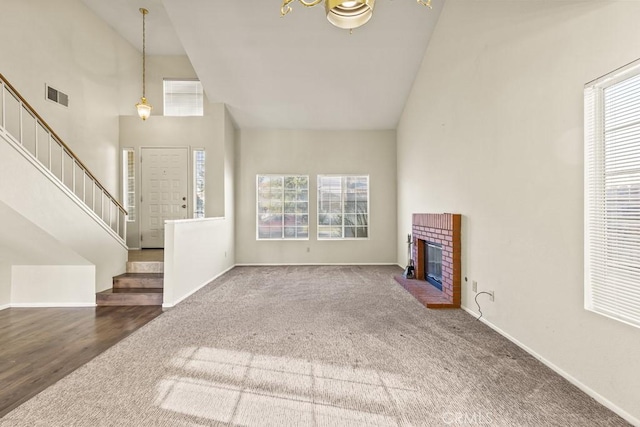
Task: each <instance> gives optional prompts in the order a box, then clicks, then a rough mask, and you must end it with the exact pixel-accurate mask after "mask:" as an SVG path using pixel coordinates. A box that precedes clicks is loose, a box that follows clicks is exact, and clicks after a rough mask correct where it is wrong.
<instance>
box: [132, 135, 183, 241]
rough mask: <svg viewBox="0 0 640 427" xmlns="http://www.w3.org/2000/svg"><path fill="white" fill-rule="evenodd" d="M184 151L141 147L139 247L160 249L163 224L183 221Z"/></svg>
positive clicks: (162, 239) (181, 149) (180, 149)
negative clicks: (178, 220) (169, 221)
mask: <svg viewBox="0 0 640 427" xmlns="http://www.w3.org/2000/svg"><path fill="white" fill-rule="evenodd" d="M188 152H189V150H188V148H143V149H142V152H141V158H140V161H141V163H142V165H141V168H140V171H141V191H140V192H141V196H142V198H141V200H140V207H141V209H140V212H141V217H140V246H141V247H142V248H164V222H165V221H166V220H173V219H186V218H187V212H189V209H187V194H188V193H187V182H188V181H187V176H188V170H189V156H188Z"/></svg>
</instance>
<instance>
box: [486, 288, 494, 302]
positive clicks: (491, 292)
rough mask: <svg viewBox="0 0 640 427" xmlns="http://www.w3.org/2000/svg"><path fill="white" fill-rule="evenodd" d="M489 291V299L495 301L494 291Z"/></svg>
mask: <svg viewBox="0 0 640 427" xmlns="http://www.w3.org/2000/svg"><path fill="white" fill-rule="evenodd" d="M487 293H488V294H489V301H491V302H493V298H494V295H493V291H487Z"/></svg>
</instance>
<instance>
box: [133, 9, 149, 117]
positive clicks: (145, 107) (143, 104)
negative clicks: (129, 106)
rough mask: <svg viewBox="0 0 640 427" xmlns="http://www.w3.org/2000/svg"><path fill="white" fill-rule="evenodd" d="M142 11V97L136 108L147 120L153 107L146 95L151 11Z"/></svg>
mask: <svg viewBox="0 0 640 427" xmlns="http://www.w3.org/2000/svg"><path fill="white" fill-rule="evenodd" d="M140 13H142V98H140V102H139V103H137V104H136V108H137V109H138V115H139V116H140V118H141V119H142V120H147V119H148V118H149V116H150V115H151V109H152V108H153V107H152V106H151V105H149V104H147V98H146V97H145V86H146V84H145V83H146V74H147V68H146V51H145V43H146V34H145V33H146V31H145V16H146V15H147V13H149V11H148V10H147V9H144V8H142V7H141V8H140Z"/></svg>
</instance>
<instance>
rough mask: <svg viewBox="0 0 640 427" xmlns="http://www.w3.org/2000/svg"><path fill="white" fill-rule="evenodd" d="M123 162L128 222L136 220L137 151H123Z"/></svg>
mask: <svg viewBox="0 0 640 427" xmlns="http://www.w3.org/2000/svg"><path fill="white" fill-rule="evenodd" d="M122 160H123V165H122V166H123V167H122V169H123V171H124V176H123V186H124V188H123V198H124V208H125V209H126V210H127V212H128V214H129V216H128V217H127V221H135V220H136V176H135V167H136V164H135V151H134V150H133V149H125V150H123V151H122Z"/></svg>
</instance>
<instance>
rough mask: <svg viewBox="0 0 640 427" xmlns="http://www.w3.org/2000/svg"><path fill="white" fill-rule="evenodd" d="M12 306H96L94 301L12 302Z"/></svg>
mask: <svg viewBox="0 0 640 427" xmlns="http://www.w3.org/2000/svg"><path fill="white" fill-rule="evenodd" d="M9 306H10V307H12V308H55V307H96V303H95V302H30V303H24V302H19V303H12V304H10V305H9Z"/></svg>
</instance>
